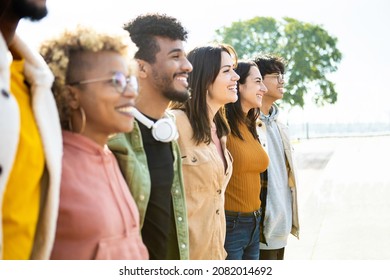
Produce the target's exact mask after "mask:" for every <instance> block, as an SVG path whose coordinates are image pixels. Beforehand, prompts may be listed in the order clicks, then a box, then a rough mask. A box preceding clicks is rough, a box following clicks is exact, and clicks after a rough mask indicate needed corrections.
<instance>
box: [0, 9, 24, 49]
mask: <svg viewBox="0 0 390 280" xmlns="http://www.w3.org/2000/svg"><path fill="white" fill-rule="evenodd" d="M19 20H20V18H18V17H17V16H15V15H14V13H12V12H11V11H10V10H9V6H8V7H6V8H5V9H4V10H2V11H0V31H1V34H2V35H3V37H4V40H5V42H6V43H7V46H10V45H11V42H12V40H13V38H14V36H15V32H16V28H17V27H18V24H19Z"/></svg>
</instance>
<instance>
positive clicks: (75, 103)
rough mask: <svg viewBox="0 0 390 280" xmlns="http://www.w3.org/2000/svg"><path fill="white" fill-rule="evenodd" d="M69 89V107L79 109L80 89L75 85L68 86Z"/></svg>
mask: <svg viewBox="0 0 390 280" xmlns="http://www.w3.org/2000/svg"><path fill="white" fill-rule="evenodd" d="M66 90H67V91H68V93H67V96H68V103H69V107H70V108H72V109H73V110H77V109H78V108H79V107H80V91H79V90H78V89H77V88H76V87H74V86H69V85H68V86H66Z"/></svg>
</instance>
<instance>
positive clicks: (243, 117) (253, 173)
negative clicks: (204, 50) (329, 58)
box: [225, 61, 269, 260]
mask: <svg viewBox="0 0 390 280" xmlns="http://www.w3.org/2000/svg"><path fill="white" fill-rule="evenodd" d="M236 72H237V74H239V75H240V80H239V81H238V100H237V101H236V102H235V103H232V104H227V105H225V108H226V117H227V120H228V122H229V125H230V129H231V134H230V135H229V136H228V140H227V148H228V150H229V151H230V153H231V154H232V156H233V159H234V162H233V174H232V177H231V179H230V181H229V184H228V187H227V190H226V193H225V216H226V240H225V249H226V251H227V254H228V255H227V259H229V260H241V259H242V260H258V259H259V239H260V220H261V208H260V205H261V201H260V188H261V186H260V173H261V172H264V171H265V170H266V169H267V167H268V162H269V159H268V155H267V154H266V152H265V150H264V149H263V147H262V146H261V144H260V142H259V140H258V137H257V132H256V120H257V118H258V116H259V114H260V109H259V108H260V106H261V102H262V97H263V95H264V93H265V92H267V88H266V87H265V86H264V84H263V79H262V77H261V75H260V71H259V68H258V67H257V65H256V64H255V63H254V62H252V61H247V62H244V61H243V62H239V63H238V65H237V69H236Z"/></svg>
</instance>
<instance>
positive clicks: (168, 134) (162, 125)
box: [131, 107, 179, 143]
mask: <svg viewBox="0 0 390 280" xmlns="http://www.w3.org/2000/svg"><path fill="white" fill-rule="evenodd" d="M131 114H132V115H133V116H134V117H135V118H136V119H137V120H138V121H139V122H141V123H142V124H143V125H145V126H146V127H147V128H149V129H152V135H153V138H154V139H155V140H157V141H160V142H164V143H168V142H171V141H173V140H177V138H178V137H179V133H178V131H177V128H176V124H175V123H174V122H173V121H172V120H171V119H170V118H162V119H159V120H158V121H156V122H153V121H152V120H150V119H148V118H147V117H145V116H144V115H143V114H142V113H140V112H139V111H138V110H137V109H136V108H134V107H132V108H131Z"/></svg>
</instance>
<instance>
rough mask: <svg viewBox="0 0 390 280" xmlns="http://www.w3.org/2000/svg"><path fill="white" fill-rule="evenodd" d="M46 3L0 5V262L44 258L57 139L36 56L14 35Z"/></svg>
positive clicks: (54, 199) (46, 81) (11, 0)
mask: <svg viewBox="0 0 390 280" xmlns="http://www.w3.org/2000/svg"><path fill="white" fill-rule="evenodd" d="M46 14H47V8H46V1H42V0H2V1H0V31H1V32H0V135H1V136H0V219H1V220H0V222H1V224H0V259H14V260H15V259H18V260H21V259H48V258H49V256H50V251H51V249H52V246H53V241H54V236H55V228H56V221H57V213H58V196H59V191H60V180H61V156H62V137H61V128H60V122H59V118H58V112H57V108H56V105H55V101H54V98H53V94H52V92H51V86H52V83H53V75H52V73H51V72H50V70H49V68H48V67H47V65H46V64H45V62H44V60H43V59H42V57H41V56H40V55H39V54H38V53H36V52H34V51H32V50H31V49H30V48H29V47H28V45H27V44H25V43H24V42H23V41H22V39H21V38H20V37H19V36H18V35H16V34H15V32H16V29H17V26H18V24H19V21H20V19H22V18H27V19H30V20H34V21H38V20H40V19H42V18H43V17H45V16H46Z"/></svg>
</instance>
